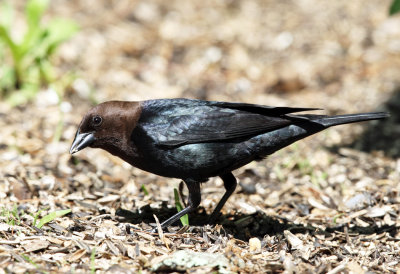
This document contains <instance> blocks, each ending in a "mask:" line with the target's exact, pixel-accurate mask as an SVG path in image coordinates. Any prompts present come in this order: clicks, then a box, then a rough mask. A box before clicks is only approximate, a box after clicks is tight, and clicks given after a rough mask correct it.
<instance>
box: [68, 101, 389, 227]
mask: <svg viewBox="0 0 400 274" xmlns="http://www.w3.org/2000/svg"><path fill="white" fill-rule="evenodd" d="M310 110H316V109H312V108H290V107H268V106H262V105H253V104H244V103H228V102H214V101H201V100H189V99H160V100H148V101H142V102H123V101H110V102H105V103H102V104H99V105H97V106H95V107H94V108H92V109H91V110H89V112H88V113H87V114H86V115H85V117H84V118H83V120H82V122H81V124H80V125H79V128H78V130H77V132H76V136H75V139H74V141H73V143H72V146H71V150H70V153H71V154H72V153H75V152H77V151H79V150H81V149H83V148H85V147H93V148H102V149H104V150H106V151H108V152H109V153H111V154H113V155H116V156H118V157H120V158H121V159H123V160H124V161H126V162H128V163H130V164H131V165H132V166H135V167H138V168H140V169H142V170H145V171H148V172H151V173H154V174H157V175H160V176H164V177H171V178H179V179H182V180H183V181H184V182H185V183H186V186H187V188H188V190H189V198H188V205H187V207H186V208H184V209H183V210H182V211H180V212H178V213H177V214H175V215H173V216H172V217H170V218H169V219H167V220H166V221H164V222H163V223H162V224H161V226H162V227H163V228H165V227H167V226H168V225H170V224H172V223H174V222H175V221H177V220H179V218H180V217H182V216H183V215H185V214H186V213H188V212H190V211H192V210H194V209H195V208H197V207H198V205H199V204H200V199H201V195H200V183H202V182H205V181H207V180H208V179H209V178H210V177H214V176H219V177H220V178H221V179H222V180H223V182H224V186H225V189H226V192H225V194H224V195H223V197H222V199H221V201H220V202H219V203H218V204H217V206H216V208H215V210H214V211H213V213H212V214H211V216H210V221H211V222H214V221H215V220H216V218H217V217H218V215H219V212H220V210H221V208H222V207H223V206H224V204H225V202H226V201H227V200H228V198H229V196H231V194H232V193H233V192H234V190H235V188H236V185H237V182H236V179H235V177H234V176H233V174H232V171H233V170H235V169H237V168H239V167H241V166H244V165H246V164H248V163H250V162H251V161H254V160H260V159H263V158H265V157H266V156H268V155H270V154H272V153H274V152H275V151H277V150H279V149H281V148H283V147H286V146H288V145H290V144H292V143H293V142H295V141H297V140H300V139H302V138H305V137H307V136H309V135H312V134H314V133H316V132H319V131H321V130H323V129H326V128H328V127H330V126H336V125H340V124H347V123H354V122H360V121H366V120H375V119H383V118H386V117H388V116H389V115H388V114H387V113H384V112H375V113H360V114H349V115H337V116H324V115H312V114H292V113H296V112H302V111H310Z"/></svg>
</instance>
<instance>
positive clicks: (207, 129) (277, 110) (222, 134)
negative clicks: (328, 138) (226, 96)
mask: <svg viewBox="0 0 400 274" xmlns="http://www.w3.org/2000/svg"><path fill="white" fill-rule="evenodd" d="M182 102H184V103H185V102H186V101H179V106H178V107H176V109H173V107H172V106H171V105H169V108H168V111H167V112H165V113H164V111H163V110H162V108H159V107H158V109H157V114H156V112H155V111H152V114H153V115H154V119H151V118H150V119H146V120H147V122H146V123H143V124H142V126H143V127H145V132H147V134H148V135H150V137H151V138H152V139H153V140H154V141H155V143H156V144H157V145H159V146H165V147H176V146H180V145H185V144H195V143H206V142H222V141H228V140H233V139H238V138H249V137H252V136H255V135H258V134H262V133H265V132H268V131H272V130H275V129H278V128H282V127H284V126H287V125H289V124H291V123H292V121H293V118H290V117H289V116H286V115H285V114H287V113H292V112H300V111H304V110H313V109H305V108H287V107H266V106H258V105H251V104H241V103H225V102H207V104H206V105H204V104H202V105H200V104H194V103H193V101H190V102H189V103H190V104H188V106H185V104H182ZM177 105H178V104H177ZM171 108H172V109H171ZM153 110H154V109H153ZM163 113H164V114H165V115H166V113H168V115H167V118H165V116H164V118H165V119H164V118H161V116H163Z"/></svg>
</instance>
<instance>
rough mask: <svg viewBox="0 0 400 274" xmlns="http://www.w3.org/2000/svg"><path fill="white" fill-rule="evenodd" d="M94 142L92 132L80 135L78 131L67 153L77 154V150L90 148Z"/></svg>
mask: <svg viewBox="0 0 400 274" xmlns="http://www.w3.org/2000/svg"><path fill="white" fill-rule="evenodd" d="M94 140H95V138H94V133H93V132H87V133H80V131H79V130H78V131H77V132H76V135H75V139H74V141H73V142H72V145H71V149H70V150H69V153H71V154H74V153H75V152H78V151H79V150H82V149H84V148H85V147H87V146H90V145H91V144H92V143H93V142H94Z"/></svg>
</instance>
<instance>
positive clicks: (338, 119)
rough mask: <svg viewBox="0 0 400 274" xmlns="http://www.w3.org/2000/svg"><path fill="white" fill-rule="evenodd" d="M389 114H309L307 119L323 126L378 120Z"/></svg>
mask: <svg viewBox="0 0 400 274" xmlns="http://www.w3.org/2000/svg"><path fill="white" fill-rule="evenodd" d="M389 116H390V115H389V113H387V112H369V113H357V114H345V115H335V116H318V115H316V116H314V117H313V116H310V117H309V119H310V120H311V121H313V122H315V123H318V124H321V125H323V126H324V127H331V126H336V125H343V124H350V123H355V122H362V121H369V120H378V119H385V118H388V117H389Z"/></svg>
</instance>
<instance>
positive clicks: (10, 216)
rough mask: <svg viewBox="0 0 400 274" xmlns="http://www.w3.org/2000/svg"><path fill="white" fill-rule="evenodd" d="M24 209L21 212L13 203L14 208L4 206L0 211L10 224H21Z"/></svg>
mask: <svg viewBox="0 0 400 274" xmlns="http://www.w3.org/2000/svg"><path fill="white" fill-rule="evenodd" d="M24 214H25V213H24V211H21V212H19V211H18V207H17V205H16V204H14V205H13V208H12V209H11V210H10V209H8V208H6V207H3V208H2V210H1V213H0V216H3V217H5V218H6V223H7V224H8V225H20V224H21V217H22V216H23V215H24Z"/></svg>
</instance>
